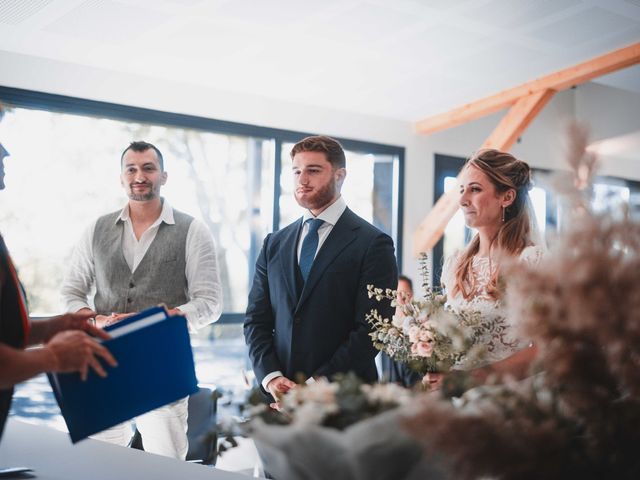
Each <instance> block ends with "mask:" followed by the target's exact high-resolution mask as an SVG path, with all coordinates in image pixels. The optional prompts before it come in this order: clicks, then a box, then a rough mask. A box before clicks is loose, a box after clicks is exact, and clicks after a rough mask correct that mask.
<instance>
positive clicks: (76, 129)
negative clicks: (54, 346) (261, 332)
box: [0, 87, 404, 425]
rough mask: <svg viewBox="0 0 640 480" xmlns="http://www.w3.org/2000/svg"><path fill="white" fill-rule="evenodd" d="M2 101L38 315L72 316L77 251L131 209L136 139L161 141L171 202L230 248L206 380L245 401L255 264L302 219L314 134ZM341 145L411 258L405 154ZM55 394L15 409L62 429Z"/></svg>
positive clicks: (12, 220)
mask: <svg viewBox="0 0 640 480" xmlns="http://www.w3.org/2000/svg"><path fill="white" fill-rule="evenodd" d="M0 101H2V102H3V103H4V104H5V106H7V107H9V109H8V112H7V113H6V115H5V118H4V120H3V122H2V123H0V139H1V140H2V143H3V144H4V146H5V147H6V148H7V149H8V150H9V152H10V153H11V156H10V157H9V158H7V159H6V160H5V164H6V172H7V176H6V183H7V189H6V191H4V192H2V193H0V231H1V232H2V235H3V236H4V237H5V238H6V241H7V245H8V246H9V248H10V250H11V253H12V255H13V257H14V260H15V263H16V265H17V267H18V269H19V273H20V278H21V279H22V281H23V283H24V286H25V290H26V291H27V295H28V300H29V309H30V312H31V314H32V315H34V316H38V315H47V314H51V313H58V312H60V311H61V310H62V306H61V305H60V300H59V288H60V283H61V281H62V278H63V274H64V268H65V264H66V263H67V259H68V258H69V255H70V254H71V251H72V248H73V246H74V244H75V243H76V242H77V241H78V240H79V238H80V236H81V234H82V232H83V230H84V229H86V228H87V227H88V226H89V225H90V223H91V222H92V221H93V220H95V218H97V217H98V216H99V215H102V214H104V213H108V212H111V211H115V210H117V209H119V208H122V206H123V205H124V204H125V202H126V196H125V194H124V191H123V189H122V188H121V186H120V182H119V174H120V161H119V159H120V154H121V152H122V150H123V149H124V148H125V147H126V146H127V145H128V144H129V142H131V141H132V140H146V141H149V142H151V143H154V144H155V145H157V146H158V147H159V148H160V150H161V151H162V152H163V154H164V157H165V169H166V170H167V172H168V181H167V184H166V186H164V187H163V189H162V195H163V196H164V197H165V198H166V199H167V200H168V201H169V202H170V203H171V205H172V206H174V207H175V208H177V209H179V210H182V211H184V212H186V213H188V214H191V215H193V216H195V217H197V218H199V219H201V220H202V221H203V222H204V223H205V224H206V225H207V226H208V227H209V229H210V231H211V233H212V235H213V237H214V239H215V241H216V244H217V247H218V253H219V263H220V268H221V277H222V278H221V280H222V287H223V292H224V305H225V311H224V313H223V316H222V318H221V320H220V321H219V322H217V323H216V324H214V325H212V326H211V327H210V328H209V329H204V331H203V332H200V333H199V334H197V335H194V336H193V338H192V344H193V347H194V354H195V357H196V358H195V359H196V370H197V375H198V379H199V382H200V383H201V384H202V385H205V386H212V385H215V386H216V387H218V388H219V389H220V390H221V391H222V393H223V394H224V399H223V400H222V401H221V403H222V404H223V405H225V404H228V403H231V404H233V403H234V402H236V401H238V400H241V399H242V396H241V394H242V392H243V391H244V389H245V388H246V386H245V383H244V378H245V377H246V376H248V377H249V378H250V372H248V370H250V366H248V365H247V360H246V348H245V345H244V340H243V337H242V325H241V322H242V320H243V317H244V311H245V309H246V302H247V296H248V292H249V288H250V285H251V281H252V276H253V269H254V263H255V260H256V258H257V255H258V252H259V249H260V247H261V244H262V239H263V238H264V236H265V235H266V234H267V233H268V232H270V231H272V230H274V229H277V228H280V227H282V226H284V225H286V224H287V223H289V222H290V221H292V220H294V219H296V218H298V217H299V216H301V215H302V211H301V209H300V208H299V207H298V206H297V205H296V203H295V201H294V200H293V195H292V191H291V186H292V176H291V160H290V158H289V151H290V150H291V146H292V145H293V143H295V142H296V141H298V140H300V139H301V138H303V137H304V136H306V135H308V134H307V133H304V132H291V131H284V130H277V129H269V128H262V127H256V126H252V125H245V124H238V123H230V122H222V121H217V120H212V119H206V118H200V117H193V116H187V115H178V114H172V113H166V112H159V111H153V110H145V109H139V108H132V107H125V106H122V105H114V104H107V103H102V102H93V101H87V100H81V99H76V98H69V97H62V96H57V95H48V94H42V93H37V92H28V91H24V90H18V89H11V88H3V87H0ZM339 140H340V141H341V142H342V144H343V146H344V147H345V150H346V151H347V171H348V175H347V180H346V182H345V185H344V189H343V193H344V196H345V198H346V200H347V202H348V204H349V206H350V207H351V208H352V209H353V210H354V211H356V212H357V213H358V214H360V215H361V216H363V217H364V218H365V219H367V220H369V221H371V222H372V223H374V224H375V225H377V226H378V227H379V228H381V229H382V230H384V231H385V232H387V233H388V234H390V235H391V236H392V237H393V238H394V240H395V242H396V252H397V256H398V262H399V263H400V262H401V238H400V235H399V232H400V231H401V221H402V206H401V203H400V201H399V198H400V185H401V182H402V164H403V155H404V150H403V149H402V148H399V147H393V146H387V145H379V144H374V143H367V142H360V141H354V140H349V139H339ZM243 372H244V373H246V374H247V375H243ZM43 391H48V388H47V386H46V380H45V379H43V378H42V377H40V379H39V380H37V381H34V382H31V384H30V385H28V386H23V387H20V388H19V389H18V392H17V394H16V401H15V402H14V412H17V413H18V414H19V415H22V416H30V415H36V416H40V419H41V420H43V421H48V422H49V423H50V424H52V425H60V420H59V417H57V409H56V408H55V405H54V402H53V399H52V398H51V397H47V402H48V403H47V402H43V397H42V392H43ZM34 398H37V401H36V403H37V404H38V405H35V403H34ZM42 405H45V407H43V406H42ZM36 411H37V412H39V413H38V414H35V413H33V412H36Z"/></svg>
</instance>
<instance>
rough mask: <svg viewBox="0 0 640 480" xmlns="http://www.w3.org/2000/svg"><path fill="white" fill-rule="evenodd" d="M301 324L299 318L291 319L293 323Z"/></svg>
mask: <svg viewBox="0 0 640 480" xmlns="http://www.w3.org/2000/svg"><path fill="white" fill-rule="evenodd" d="M300 322H302V319H301V318H300V317H296V318H294V319H293V323H300Z"/></svg>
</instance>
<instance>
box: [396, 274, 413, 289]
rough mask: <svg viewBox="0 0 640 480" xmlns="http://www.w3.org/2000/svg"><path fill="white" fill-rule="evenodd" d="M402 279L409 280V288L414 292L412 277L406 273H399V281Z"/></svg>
mask: <svg viewBox="0 0 640 480" xmlns="http://www.w3.org/2000/svg"><path fill="white" fill-rule="evenodd" d="M400 281H404V282H407V283H408V284H409V288H410V289H411V291H412V292H413V282H412V281H411V279H410V278H409V277H407V276H406V275H398V282H400Z"/></svg>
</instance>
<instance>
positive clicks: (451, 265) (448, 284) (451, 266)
mask: <svg viewBox="0 0 640 480" xmlns="http://www.w3.org/2000/svg"><path fill="white" fill-rule="evenodd" d="M459 256H460V252H459V251H456V252H455V253H454V254H453V255H450V256H448V257H447V258H446V259H445V261H444V264H443V265H442V275H440V284H441V285H442V287H443V288H444V290H445V292H446V293H447V295H450V294H451V289H452V288H453V285H454V284H455V281H456V264H457V263H458V258H459Z"/></svg>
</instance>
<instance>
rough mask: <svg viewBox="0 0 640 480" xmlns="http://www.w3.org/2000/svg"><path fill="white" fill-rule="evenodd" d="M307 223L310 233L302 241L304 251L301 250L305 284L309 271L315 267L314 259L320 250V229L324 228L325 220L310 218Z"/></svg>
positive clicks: (301, 264) (301, 265)
mask: <svg viewBox="0 0 640 480" xmlns="http://www.w3.org/2000/svg"><path fill="white" fill-rule="evenodd" d="M306 223H308V224H309V231H308V232H307V236H306V237H304V240H303V241H302V249H301V250H300V271H301V272H302V278H303V279H304V281H305V282H306V281H307V277H308V276H309V271H310V270H311V265H313V259H314V258H315V256H316V250H317V249H318V241H319V238H318V229H319V228H320V227H321V226H322V224H323V223H324V220H319V219H317V218H310V219H308V220H307V222H306Z"/></svg>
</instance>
